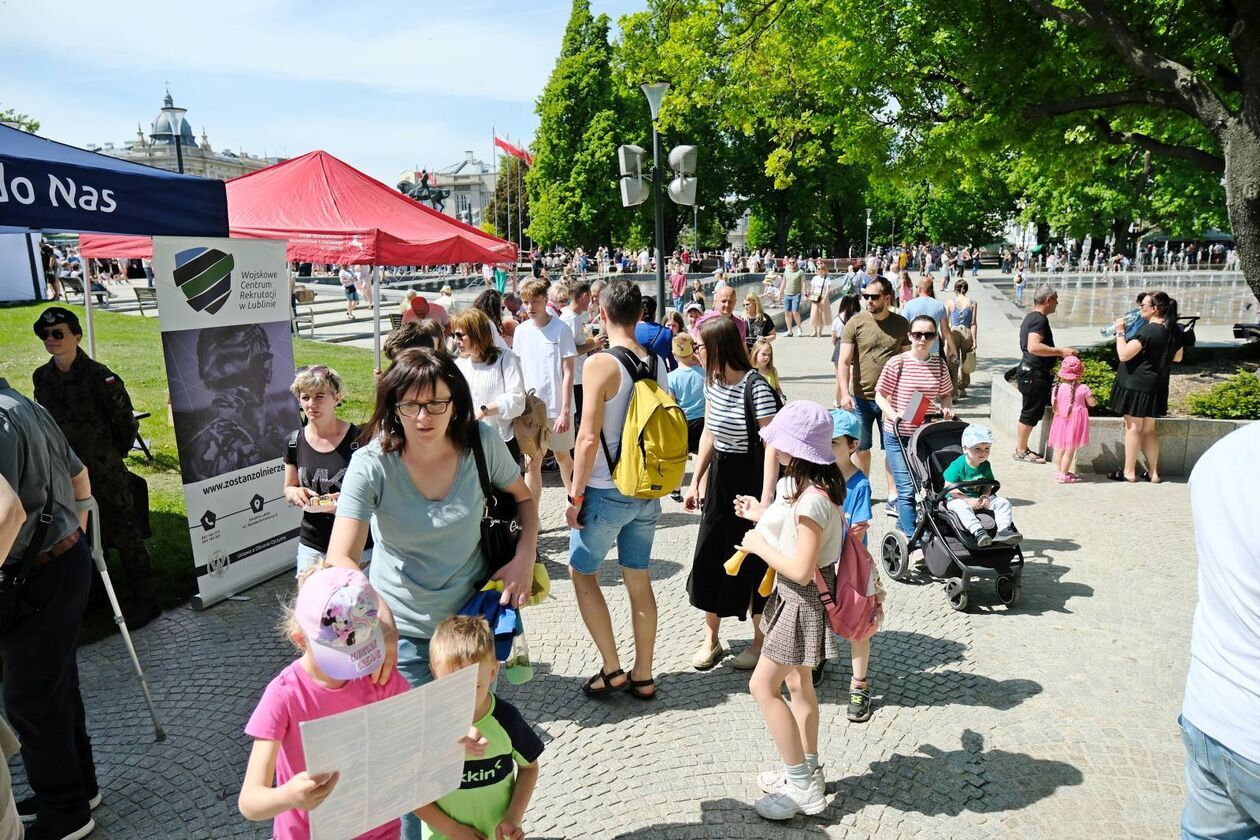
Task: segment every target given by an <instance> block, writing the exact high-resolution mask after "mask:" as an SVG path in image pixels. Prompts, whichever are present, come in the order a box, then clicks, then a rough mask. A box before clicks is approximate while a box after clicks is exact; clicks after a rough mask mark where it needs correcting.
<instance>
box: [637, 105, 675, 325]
mask: <svg viewBox="0 0 1260 840" xmlns="http://www.w3.org/2000/svg"><path fill="white" fill-rule="evenodd" d="M642 88H643V94H644V95H645V96H646V97H647V101H648V107H649V108H651V109H652V193H653V203H654V204H655V206H656V314H657V316H658V317H659V318H660V321H661V323H662V324H663V323H665V207H664V200H665V199H664V197H663V196H662V195H661V136H660V133H659V132H658V131H657V130H656V117H657V115H658V114H660V112H661V100H662V99H664V98H665V91H667V90H669V82H657V83H656V84H644V85H643V86H642Z"/></svg>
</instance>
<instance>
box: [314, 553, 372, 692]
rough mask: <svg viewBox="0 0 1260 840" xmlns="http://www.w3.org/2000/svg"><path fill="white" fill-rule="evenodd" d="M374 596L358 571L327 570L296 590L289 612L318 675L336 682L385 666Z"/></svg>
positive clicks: (361, 573) (363, 576)
mask: <svg viewBox="0 0 1260 840" xmlns="http://www.w3.org/2000/svg"><path fill="white" fill-rule="evenodd" d="M376 610H377V601H376V591H375V590H374V589H372V584H370V583H368V579H367V575H365V574H363V572H360V571H359V570H357V569H345V568H342V567H340V566H330V567H327V568H324V569H320V570H319V571H317V572H315V573H313V574H312V575H311V576H310V577H308V578H307V579H306V581H305V582H303V584H302V586H301V587H300V588H299V589H298V596H297V603H296V604H295V605H294V608H293V612H294V615H295V617H296V618H297V622H298V625H300V626H301V628H302V632H303V633H304V634H305V635H306V643H307V647H308V649H309V650H310V651H311V654H312V655H313V656H314V657H315V662H316V663H317V664H318V665H319V668H320V670H321V671H323V672H324V673H325V674H327V675H328V676H330V677H332V678H333V679H335V680H353V679H356V678H357V677H364V676H367V675H368V674H371V673H372V672H373V671H375V670H376V669H377V668H379V667H380V665H381V663H382V662H384V661H385V641H384V638H383V636H382V634H381V624H380V621H379V620H378V618H377V612H376Z"/></svg>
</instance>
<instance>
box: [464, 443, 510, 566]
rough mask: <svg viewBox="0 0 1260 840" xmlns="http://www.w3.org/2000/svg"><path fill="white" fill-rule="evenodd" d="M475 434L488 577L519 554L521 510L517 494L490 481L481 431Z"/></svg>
mask: <svg viewBox="0 0 1260 840" xmlns="http://www.w3.org/2000/svg"><path fill="white" fill-rule="evenodd" d="M474 434H475V435H476V437H475V439H474V442H473V447H472V450H473V458H474V459H475V460H476V461H477V478H478V480H479V481H480V482H481V492H482V495H483V496H484V497H485V503H484V504H483V505H482V508H481V550H482V553H483V554H485V556H486V560H487V561H488V567H487V572H488V574H487V579H489V577H490V576H493V575H494V574H495V573H496V572H498V571H499V569H502V568H503V567H504V566H506V565H507V564H508V563H510V562H512V558H513V557H515V556H516V544H517V543H518V542H520V539H521V514H520V508H519V506H518V505H517V503H516V497H515V496H513V495H512V494H511V493H509V492H507V491H506V490H500V489H499V488H497V487H495V486H493V485H492V484H491V483H490V471H489V470H488V469H486V453H485V452H484V451H483V450H482V448H481V434H480V431H479V430H476V429H474ZM483 585H484V583H483ZM478 588H480V587H478Z"/></svg>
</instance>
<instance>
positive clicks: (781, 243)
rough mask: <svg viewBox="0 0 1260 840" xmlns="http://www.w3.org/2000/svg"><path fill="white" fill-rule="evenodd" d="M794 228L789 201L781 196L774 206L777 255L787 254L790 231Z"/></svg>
mask: <svg viewBox="0 0 1260 840" xmlns="http://www.w3.org/2000/svg"><path fill="white" fill-rule="evenodd" d="M791 229H792V213H791V211H790V210H789V209H788V205H787V201H785V200H784V199H782V198H780V199H779V200H778V201H777V202H775V207H774V249H775V250H774V253H775V256H779V257H783V256H787V241H788V233H789V232H790V231H791Z"/></svg>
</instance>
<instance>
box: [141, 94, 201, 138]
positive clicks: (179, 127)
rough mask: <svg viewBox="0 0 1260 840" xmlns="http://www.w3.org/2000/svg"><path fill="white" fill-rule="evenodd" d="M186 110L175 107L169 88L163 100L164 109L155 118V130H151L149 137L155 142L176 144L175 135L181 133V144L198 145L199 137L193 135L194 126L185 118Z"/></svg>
mask: <svg viewBox="0 0 1260 840" xmlns="http://www.w3.org/2000/svg"><path fill="white" fill-rule="evenodd" d="M186 110H187V109H185V108H176V107H175V101H174V100H173V99H172V98H171V92H170V91H169V90H168V91H167V92H166V97H165V98H164V99H163V100H162V110H161V111H159V112H158V115H157V116H156V117H155V118H154V119H153V130H152V131H151V132H149V139H150V140H152V141H153V142H154V143H165V144H167V145H174V144H175V136H176V135H179V143H180V145H181V146H185V147H188V148H192V147H194V146H196V145H197V139H196V138H195V137H194V136H193V130H192V126H191V125H189V124H188V120H186V119H184V113H185V111H186Z"/></svg>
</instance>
